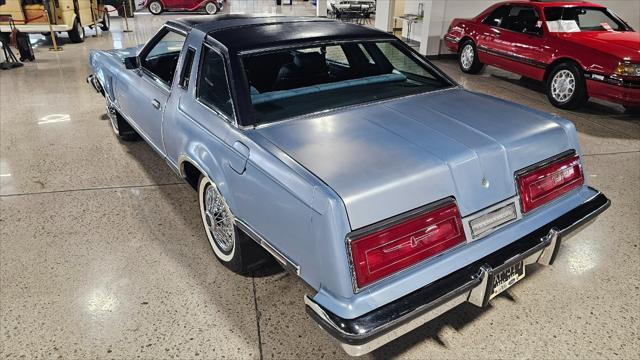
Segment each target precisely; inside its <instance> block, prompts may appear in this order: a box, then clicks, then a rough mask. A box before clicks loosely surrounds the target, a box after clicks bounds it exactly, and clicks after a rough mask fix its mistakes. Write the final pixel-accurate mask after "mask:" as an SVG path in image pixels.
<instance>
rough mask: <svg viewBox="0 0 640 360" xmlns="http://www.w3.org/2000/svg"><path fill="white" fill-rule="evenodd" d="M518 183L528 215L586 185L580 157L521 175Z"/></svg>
mask: <svg viewBox="0 0 640 360" xmlns="http://www.w3.org/2000/svg"><path fill="white" fill-rule="evenodd" d="M516 182H517V183H518V190H519V192H520V201H521V204H522V212H523V213H526V212H528V211H531V210H533V209H535V208H537V207H539V206H542V205H544V204H546V203H548V202H549V201H551V200H553V199H555V198H557V197H558V196H560V195H562V194H564V193H566V192H568V191H569V190H571V189H575V188H577V187H579V186H581V185H582V184H584V175H583V173H582V165H581V164H580V157H579V156H578V155H572V156H569V157H566V158H562V159H560V160H557V161H554V162H552V163H550V164H548V165H545V166H543V167H541V168H537V169H534V170H531V171H528V172H525V173H523V174H519V175H517V176H516Z"/></svg>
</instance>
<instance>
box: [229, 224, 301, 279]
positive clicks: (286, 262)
mask: <svg viewBox="0 0 640 360" xmlns="http://www.w3.org/2000/svg"><path fill="white" fill-rule="evenodd" d="M235 223H236V226H237V227H238V228H240V229H241V230H242V231H244V232H245V234H247V235H249V237H251V238H252V239H253V241H255V242H257V243H258V244H259V245H260V246H262V247H263V248H264V249H265V250H267V252H268V253H269V254H271V256H273V257H274V258H275V259H276V260H277V261H278V262H279V263H280V265H282V267H284V269H285V270H286V271H287V272H289V273H291V274H295V275H297V276H300V266H299V265H298V264H296V263H294V262H293V261H291V260H290V259H289V258H287V257H286V256H285V255H284V254H282V253H281V252H280V251H278V249H276V248H274V247H273V246H272V245H271V244H269V243H268V242H267V241H266V240H265V239H264V238H263V237H262V236H260V235H259V234H258V233H256V232H255V231H254V230H253V229H251V227H249V225H247V224H246V223H245V222H243V221H242V220H240V219H238V218H236V219H235Z"/></svg>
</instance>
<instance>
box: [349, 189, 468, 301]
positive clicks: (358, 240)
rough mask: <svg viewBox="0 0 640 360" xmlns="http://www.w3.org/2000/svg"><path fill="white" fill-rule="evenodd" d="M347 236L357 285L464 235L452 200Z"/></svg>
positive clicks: (448, 245) (461, 240) (449, 245)
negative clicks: (390, 223) (365, 232)
mask: <svg viewBox="0 0 640 360" xmlns="http://www.w3.org/2000/svg"><path fill="white" fill-rule="evenodd" d="M348 240H349V246H350V250H351V260H352V262H353V271H354V273H355V278H356V282H357V287H358V288H362V287H364V286H366V285H368V284H371V283H373V282H375V281H376V280H380V279H382V278H384V277H386V276H388V275H391V274H393V273H396V272H398V271H400V270H402V269H405V268H407V267H409V266H411V265H414V264H416V263H418V262H420V261H422V260H424V259H427V258H429V257H432V256H434V255H436V254H439V253H441V252H443V251H445V250H447V249H451V248H452V247H454V246H456V245H458V244H461V243H464V242H465V240H466V239H465V235H464V230H463V227H462V219H461V218H460V212H459V211H458V207H457V206H456V204H455V203H454V202H452V201H451V202H446V203H444V204H442V205H439V206H437V207H436V208H434V209H432V210H428V211H427V212H423V213H418V214H416V215H414V216H410V217H409V218H407V219H404V220H402V221H401V222H399V223H395V224H393V225H390V226H387V227H384V228H382V229H379V230H374V232H372V233H367V234H364V235H359V236H358V235H356V236H355V237H353V238H351V237H350V238H349V239H348Z"/></svg>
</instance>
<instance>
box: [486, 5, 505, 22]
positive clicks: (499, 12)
mask: <svg viewBox="0 0 640 360" xmlns="http://www.w3.org/2000/svg"><path fill="white" fill-rule="evenodd" d="M510 9H511V6H510V5H502V6H500V7H498V8H497V9H495V10H493V12H492V13H491V14H490V15H489V16H487V17H486V18H485V19H484V21H483V22H482V23H483V24H486V25H491V26H501V25H502V21H503V19H506V18H507V16H509V10H510Z"/></svg>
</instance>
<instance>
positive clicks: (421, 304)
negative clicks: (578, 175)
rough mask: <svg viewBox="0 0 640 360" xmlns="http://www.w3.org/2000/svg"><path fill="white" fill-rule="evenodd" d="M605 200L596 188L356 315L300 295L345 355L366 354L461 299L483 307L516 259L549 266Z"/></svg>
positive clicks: (600, 208) (605, 205) (445, 310)
mask: <svg viewBox="0 0 640 360" xmlns="http://www.w3.org/2000/svg"><path fill="white" fill-rule="evenodd" d="M609 205H610V201H609V199H607V198H606V196H604V195H603V194H602V193H598V194H597V195H596V196H594V197H592V198H591V199H589V200H587V201H586V202H584V203H583V204H582V205H580V206H578V207H577V208H576V209H574V210H571V211H569V212H568V213H566V214H565V215H563V216H561V217H559V218H558V219H556V220H554V221H552V222H550V223H549V224H547V225H546V226H543V227H541V228H540V229H538V230H536V231H534V232H532V233H530V234H529V235H527V236H525V237H523V238H521V239H519V240H517V241H515V242H514V243H512V244H510V245H507V246H505V247H504V248H502V249H500V250H498V251H496V252H495V253H493V254H490V255H488V256H486V257H484V258H482V259H480V260H479V261H477V262H474V263H473V264H470V265H469V266H467V267H465V268H463V269H460V270H458V271H456V272H454V273H452V274H450V275H448V276H446V277H444V278H442V279H440V280H438V281H436V282H434V283H432V284H429V285H427V286H425V287H423V288H421V289H418V290H417V291H415V292H413V293H411V294H409V295H406V296H404V297H403V298H401V299H398V300H396V301H394V302H392V303H390V304H386V305H384V306H381V307H380V308H378V309H376V310H374V311H372V312H370V313H368V314H364V315H362V316H360V317H358V318H356V319H343V318H340V317H339V316H337V315H335V314H332V313H331V312H329V311H328V310H326V309H325V308H323V307H322V306H321V305H319V304H318V303H316V302H315V301H314V300H313V299H311V298H310V297H309V296H305V298H304V302H305V304H306V309H307V313H308V314H309V315H310V316H311V317H312V318H313V319H314V320H315V321H316V322H317V323H318V324H319V325H320V327H322V328H323V329H325V330H326V331H327V332H328V333H329V334H330V335H332V336H333V337H335V338H336V339H337V340H338V341H339V342H340V344H341V346H342V348H343V349H344V350H345V352H347V353H348V354H349V355H351V356H360V355H364V354H367V353H369V352H371V351H373V350H375V349H377V348H379V347H380V346H382V345H384V344H387V343H388V342H390V341H392V340H394V339H396V338H398V337H400V336H402V335H404V334H406V333H408V332H409V331H411V330H413V329H415V328H417V327H419V326H421V325H422V324H424V323H426V322H428V321H430V320H432V319H434V318H436V317H438V316H440V315H441V314H443V313H445V312H447V311H448V310H450V309H452V308H454V307H456V306H458V305H460V304H462V303H464V302H470V303H472V304H474V305H476V306H480V307H482V306H486V305H487V303H488V302H489V296H490V294H489V292H488V291H487V289H488V286H487V283H488V281H489V279H491V277H492V274H493V273H494V272H499V271H501V270H503V269H504V268H505V267H508V266H510V265H512V264H514V263H517V262H519V261H523V263H524V265H530V264H535V263H538V264H542V265H551V264H552V263H553V261H554V260H555V256H556V254H557V252H558V249H559V247H560V242H561V238H562V237H564V236H566V235H568V234H569V233H570V232H573V231H575V230H577V229H578V228H580V227H582V225H585V224H586V223H588V222H590V221H592V220H593V219H594V218H595V217H596V216H597V215H599V214H600V213H602V212H603V211H605V210H606V209H607V208H608V207H609ZM474 269H475V270H474Z"/></svg>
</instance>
